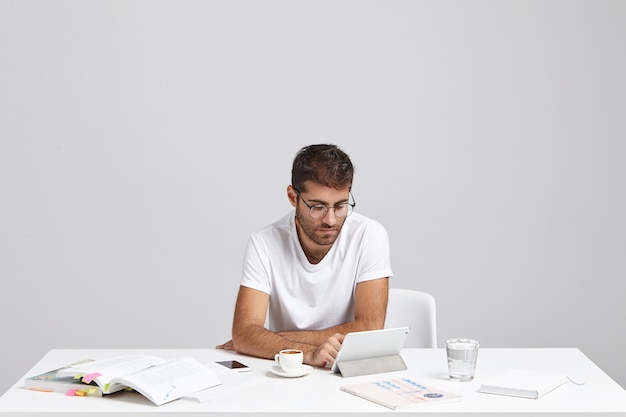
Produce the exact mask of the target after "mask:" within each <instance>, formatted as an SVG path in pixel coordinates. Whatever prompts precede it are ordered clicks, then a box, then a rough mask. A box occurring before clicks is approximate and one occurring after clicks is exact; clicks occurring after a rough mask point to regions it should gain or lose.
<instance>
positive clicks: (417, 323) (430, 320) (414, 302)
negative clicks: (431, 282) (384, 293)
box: [385, 288, 437, 348]
mask: <svg viewBox="0 0 626 417" xmlns="http://www.w3.org/2000/svg"><path fill="white" fill-rule="evenodd" d="M435 307H436V306H435V298H434V297H433V296H432V295H430V294H428V293H425V292H422V291H415V290H408V289H400V288H390V289H389V301H388V303H387V316H386V318H385V329H391V328H394V327H404V326H409V327H410V328H411V331H410V332H409V335H408V337H407V339H406V342H405V343H404V347H407V348H436V347H437V318H436V311H435Z"/></svg>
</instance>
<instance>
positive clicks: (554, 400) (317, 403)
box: [0, 348, 626, 417]
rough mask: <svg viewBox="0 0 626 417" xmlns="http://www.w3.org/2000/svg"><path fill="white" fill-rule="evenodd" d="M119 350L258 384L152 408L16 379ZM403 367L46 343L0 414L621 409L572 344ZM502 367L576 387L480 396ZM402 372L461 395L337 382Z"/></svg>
mask: <svg viewBox="0 0 626 417" xmlns="http://www.w3.org/2000/svg"><path fill="white" fill-rule="evenodd" d="M121 353H137V354H149V355H156V356H163V357H171V356H193V357H195V358H196V359H198V360H200V361H201V362H203V363H209V362H212V361H216V360H224V359H234V358H236V359H238V360H240V361H242V362H244V363H246V364H248V365H250V366H252V368H253V371H252V372H251V373H250V377H251V378H255V379H256V380H257V381H260V383H259V384H256V385H254V386H248V387H244V388H241V389H239V390H238V391H236V392H230V393H225V394H224V395H223V396H220V397H218V398H215V399H212V400H210V401H207V402H203V403H198V402H196V401H192V400H187V399H180V400H177V401H174V402H171V403H168V404H164V405H162V406H160V407H157V406H154V405H152V403H151V402H150V401H148V400H147V399H146V398H144V397H143V396H141V395H140V394H137V393H133V392H124V393H120V394H115V395H113V396H103V397H89V398H84V397H83V398H81V397H67V396H65V395H63V394H59V393H44V392H35V391H29V390H26V389H24V378H26V377H28V376H32V375H36V374H40V373H43V372H46V371H49V370H51V369H56V368H59V367H61V366H65V365H67V364H69V363H73V362H76V361H79V360H82V359H87V358H90V359H98V358H103V357H107V356H114V355H117V354H121ZM402 357H403V358H404V360H405V362H406V364H407V366H408V368H409V369H408V370H406V371H401V372H393V373H388V374H377V375H366V376H359V377H353V378H342V377H341V376H338V375H335V374H332V373H331V372H330V371H328V370H327V369H314V370H313V371H312V372H311V373H310V374H308V375H306V376H304V377H301V378H281V377H278V376H275V375H274V374H272V373H271V372H270V368H271V367H272V366H273V361H268V360H264V359H258V358H252V357H248V356H243V355H239V354H236V353H234V352H229V351H223V350H214V349H53V350H51V351H50V352H48V353H47V354H46V355H45V356H44V357H43V358H42V359H41V360H40V361H39V362H38V363H37V364H36V365H35V366H34V367H33V368H32V369H31V370H30V371H29V372H27V373H26V374H25V375H24V378H22V379H20V380H19V381H18V382H17V383H16V384H15V385H14V386H13V387H12V388H11V389H10V390H9V391H7V392H6V393H5V394H4V395H3V396H2V397H0V415H3V414H5V415H6V414H15V413H17V412H19V413H21V414H20V415H21V416H23V417H25V416H28V415H40V414H46V413H50V412H57V413H64V414H67V413H72V415H83V414H84V415H87V414H92V413H94V412H97V414H98V416H104V415H107V414H113V413H120V412H123V413H131V412H141V413H146V412H154V413H155V414H156V413H159V414H161V413H166V414H168V413H171V414H176V415H191V414H193V415H196V414H197V413H201V412H205V413H206V412H212V413H215V414H219V415H244V414H246V415H248V414H253V413H254V414H258V413H262V412H269V413H284V414H287V415H317V414H320V413H324V415H328V414H330V415H333V414H336V415H342V416H345V415H350V414H355V415H356V414H362V413H367V414H368V416H376V415H378V414H381V415H382V414H383V413H385V414H386V413H389V412H393V413H403V412H416V411H419V412H420V413H424V414H426V415H428V414H432V415H438V416H442V415H464V414H466V415H470V414H471V415H474V416H475V415H478V414H482V413H490V415H491V416H493V415H499V414H502V415H504V414H512V413H513V414H514V413H517V414H524V413H528V414H533V415H535V414H542V413H545V414H552V413H576V415H577V416H583V415H598V414H601V413H607V414H610V413H615V414H619V415H626V391H625V390H624V389H623V388H622V387H620V386H619V385H618V384H617V383H616V382H615V381H613V380H612V379H611V378H610V377H609V376H607V375H606V374H605V373H604V372H603V371H602V370H601V369H600V368H598V367H597V366H596V365H595V364H594V363H593V362H592V361H591V360H590V359H589V358H587V357H586V356H585V355H584V354H583V353H582V352H581V351H580V350H578V349H574V348H564V349H560V348H559V349H489V348H483V349H481V350H480V352H479V354H478V365H477V371H476V378H475V380H474V381H472V382H454V381H449V380H448V379H447V363H446V355H445V350H444V349H405V350H403V351H402ZM509 368H523V369H533V370H544V371H551V372H560V373H564V374H566V375H568V376H569V377H571V378H572V379H573V380H575V381H577V382H582V383H584V385H575V384H573V383H571V382H568V383H567V384H565V385H563V386H561V387H559V388H557V389H556V390H555V391H552V392H550V393H548V394H547V395H545V396H544V397H542V398H540V399H538V400H531V399H525V398H515V397H506V396H499V395H491V394H483V393H479V392H477V390H478V388H479V386H480V382H481V381H483V380H485V379H486V378H489V377H491V376H493V375H495V374H497V373H500V372H503V371H505V370H507V369H509ZM399 376H407V377H411V378H413V379H414V380H416V381H419V382H422V383H424V384H426V385H432V386H434V387H437V388H440V389H442V390H446V391H450V392H455V393H458V394H461V395H462V396H463V400H462V401H461V402H457V403H450V404H433V405H428V406H424V407H417V408H413V409H410V410H406V411H404V410H402V411H399V410H395V411H394V410H390V409H387V408H385V407H383V406H381V405H378V404H375V403H373V402H370V401H367V400H364V399H361V398H358V397H356V396H353V395H351V394H348V393H346V392H343V391H340V390H339V387H340V386H341V385H344V384H348V383H356V382H366V381H375V380H380V379H385V378H389V377H399Z"/></svg>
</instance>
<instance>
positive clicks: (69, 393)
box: [65, 389, 76, 397]
mask: <svg viewBox="0 0 626 417" xmlns="http://www.w3.org/2000/svg"><path fill="white" fill-rule="evenodd" d="M65 395H67V396H68V397H73V396H74V395H76V390H75V389H71V390H69V391H68V392H66V393H65Z"/></svg>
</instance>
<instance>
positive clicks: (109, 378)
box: [57, 355, 221, 405]
mask: <svg viewBox="0 0 626 417" xmlns="http://www.w3.org/2000/svg"><path fill="white" fill-rule="evenodd" d="M57 377H74V378H75V379H77V380H80V381H82V382H83V383H84V384H92V383H94V382H95V383H96V384H97V385H98V387H99V388H100V389H101V390H102V394H110V393H113V392H117V391H121V390H124V389H127V388H132V389H133V390H135V391H137V392H139V393H140V394H142V395H143V396H144V397H146V398H148V399H149V400H150V401H152V402H153V403H154V404H156V405H161V404H165V403H167V402H170V401H173V400H176V399H178V398H181V397H183V396H186V395H189V394H192V393H195V392H197V391H200V390H203V389H207V388H210V387H214V386H216V385H219V384H220V383H221V381H220V378H219V377H218V375H217V374H216V373H215V372H214V371H212V370H211V369H209V368H208V367H207V366H205V365H203V364H201V363H200V362H198V361H197V360H195V359H193V358H190V357H183V358H175V359H171V358H168V359H165V358H160V357H157V356H147V355H120V356H114V357H109V358H105V359H99V360H95V361H91V362H86V363H82V364H76V365H73V366H68V367H66V368H63V369H61V370H59V371H57Z"/></svg>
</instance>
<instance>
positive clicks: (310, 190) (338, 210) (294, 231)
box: [217, 144, 392, 367]
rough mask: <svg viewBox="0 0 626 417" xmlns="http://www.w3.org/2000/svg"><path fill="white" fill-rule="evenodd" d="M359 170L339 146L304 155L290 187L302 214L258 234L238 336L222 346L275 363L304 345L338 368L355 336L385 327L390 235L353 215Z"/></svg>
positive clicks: (320, 362)
mask: <svg viewBox="0 0 626 417" xmlns="http://www.w3.org/2000/svg"><path fill="white" fill-rule="evenodd" d="M353 174H354V168H353V165H352V162H351V161H350V158H349V157H348V155H346V153H345V152H343V151H342V150H341V149H339V148H338V147H337V146H335V145H325V144H322V145H311V146H307V147H304V148H302V149H301V150H300V151H299V152H298V153H297V154H296V157H295V158H294V161H293V168H292V173H291V185H289V186H288V187H287V197H288V199H289V202H290V203H291V205H292V206H293V207H294V208H295V210H293V211H291V212H290V213H289V214H288V215H287V216H285V217H283V218H282V219H281V220H279V221H277V222H275V223H273V224H271V225H269V226H267V227H266V228H264V229H261V230H260V231H258V232H256V233H254V234H252V236H251V237H250V240H249V242H248V245H247V248H246V252H245V257H244V266H243V273H242V278H241V285H240V288H239V294H238V296H237V303H236V306H235V316H234V320H233V332H232V340H231V341H229V342H227V343H225V344H223V345H220V346H217V348H218V349H231V350H235V351H237V352H240V353H243V354H247V355H252V356H257V357H261V358H268V359H271V358H273V357H274V355H275V354H276V353H277V352H278V351H280V350H281V349H288V348H289V349H300V350H302V351H303V352H304V362H305V363H307V364H310V365H314V366H319V367H323V366H331V365H332V364H333V362H334V360H335V357H336V356H337V352H338V351H339V348H340V347H341V343H342V342H343V338H344V335H345V334H346V333H348V332H355V331H364V330H373V329H381V328H383V325H384V322H385V312H386V309H387V291H388V279H389V277H390V276H391V275H392V271H391V264H390V258H389V238H388V236H387V232H386V230H385V229H384V228H383V226H382V225H381V224H380V223H378V222H376V221H374V220H371V219H368V218H367V217H365V216H363V215H361V214H358V213H352V209H353V208H354V206H355V203H354V199H353V197H352V193H351V192H350V190H351V187H352V179H353ZM268 308H269V329H266V328H265V327H264V323H265V319H266V316H267V313H268Z"/></svg>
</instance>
